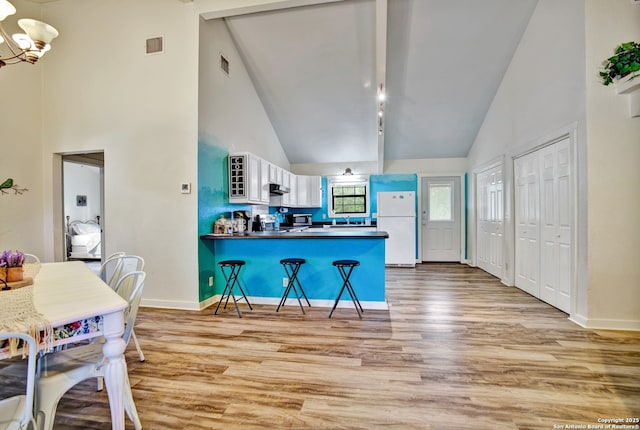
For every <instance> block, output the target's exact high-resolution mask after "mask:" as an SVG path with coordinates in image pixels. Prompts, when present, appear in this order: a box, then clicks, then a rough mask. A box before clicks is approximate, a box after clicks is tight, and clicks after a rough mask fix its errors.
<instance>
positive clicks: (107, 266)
mask: <svg viewBox="0 0 640 430" xmlns="http://www.w3.org/2000/svg"><path fill="white" fill-rule="evenodd" d="M124 255H126V253H125V252H122V251H120V252H114V253H113V254H111V255H109V256H108V257H107V258H106V259H105V260H104V262H103V263H102V265H101V266H100V270H99V271H98V276H99V277H100V279H102V280H103V281H104V282H105V283H106V284H107V285H109V286H110V287H111V288H113V287H115V284H116V282H117V279H115V277H114V274H117V273H118V272H119V267H118V266H119V265H120V264H121V261H120V259H119V257H122V256H124Z"/></svg>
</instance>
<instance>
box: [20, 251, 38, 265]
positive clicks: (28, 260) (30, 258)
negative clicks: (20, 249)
mask: <svg viewBox="0 0 640 430" xmlns="http://www.w3.org/2000/svg"><path fill="white" fill-rule="evenodd" d="M24 263H25V264H39V263H40V258H38V256H37V255H35V254H28V253H26V252H25V253H24Z"/></svg>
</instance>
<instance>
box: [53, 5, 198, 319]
mask: <svg viewBox="0 0 640 430" xmlns="http://www.w3.org/2000/svg"><path fill="white" fill-rule="evenodd" d="M43 10H44V19H45V20H46V21H47V22H50V23H51V24H52V25H54V26H56V27H57V28H58V30H59V31H60V37H59V38H58V39H56V40H55V43H54V45H53V49H52V51H51V52H50V53H49V54H48V56H49V58H47V60H48V61H49V62H48V64H47V69H46V73H45V75H44V102H43V108H44V112H45V115H44V118H43V119H44V130H43V133H42V135H43V136H44V142H43V155H44V160H43V165H42V166H41V169H42V168H43V169H44V183H46V184H49V183H51V181H52V178H55V177H56V174H57V173H56V169H57V166H56V161H57V160H58V157H57V155H56V154H60V153H69V152H81V151H100V150H102V151H104V181H105V184H104V187H105V196H104V201H105V207H104V214H105V217H104V229H105V236H106V238H105V243H106V254H109V253H111V252H114V251H120V250H123V251H126V252H128V253H131V254H138V255H141V256H143V257H144V258H145V260H146V263H147V264H146V266H145V270H146V271H147V274H148V276H147V281H146V286H145V292H144V296H143V304H145V305H153V306H167V307H184V308H192V309H198V308H199V307H198V267H197V265H198V258H197V241H198V237H197V195H196V193H192V194H181V193H180V183H181V182H191V183H193V184H196V181H197V118H198V111H197V109H198V105H197V100H198V91H197V89H198V88H197V87H198V85H197V82H198V73H197V71H198V18H197V16H196V14H195V13H194V11H193V4H191V3H184V2H179V1H175V0H137V1H135V2H129V1H124V0H106V1H105V0H84V1H82V2H77V1H73V0H60V1H57V2H53V3H48V4H45V5H44V6H43ZM158 35H163V36H164V43H165V52H164V54H160V55H145V51H144V50H145V39H146V38H148V37H153V36H158ZM58 187H59V185H58ZM193 189H197V187H195V186H194V187H193ZM58 193H59V189H58V188H57V187H56V184H54V186H53V187H46V188H45V190H44V201H45V207H46V210H45V213H44V220H45V221H46V222H47V227H46V230H45V243H46V247H47V253H46V258H47V260H49V261H51V260H52V259H53V255H54V252H55V253H56V255H58V254H57V253H58V252H59V251H58V250H59V249H60V248H61V247H60V244H59V243H57V242H55V241H53V240H51V238H52V237H54V233H55V230H56V229H57V225H58V222H57V218H59V217H60V216H61V215H60V214H58V213H56V212H57V211H56V212H54V211H53V208H54V207H55V205H56V202H57V200H58V199H60V198H61V196H60V195H59V194H58ZM51 220H53V221H51Z"/></svg>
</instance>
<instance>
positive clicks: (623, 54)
mask: <svg viewBox="0 0 640 430" xmlns="http://www.w3.org/2000/svg"><path fill="white" fill-rule="evenodd" d="M614 53H615V55H614V56H613V57H609V58H607V59H606V60H605V61H604V70H602V71H601V72H600V77H601V78H602V84H603V85H609V84H612V83H613V82H614V79H615V80H618V79H621V78H624V77H625V76H628V75H631V77H630V78H629V80H631V79H634V78H636V77H638V76H640V73H638V72H640V43H638V42H626V43H622V44H620V45H618V47H616V49H615V51H614Z"/></svg>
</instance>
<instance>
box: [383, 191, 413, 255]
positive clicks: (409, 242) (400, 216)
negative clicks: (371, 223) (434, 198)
mask: <svg viewBox="0 0 640 430" xmlns="http://www.w3.org/2000/svg"><path fill="white" fill-rule="evenodd" d="M377 228H378V231H386V232H387V233H389V238H388V239H387V240H386V241H385V256H384V263H385V265H387V266H407V267H415V265H416V193H415V192H414V191H387V192H379V193H378V219H377Z"/></svg>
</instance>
